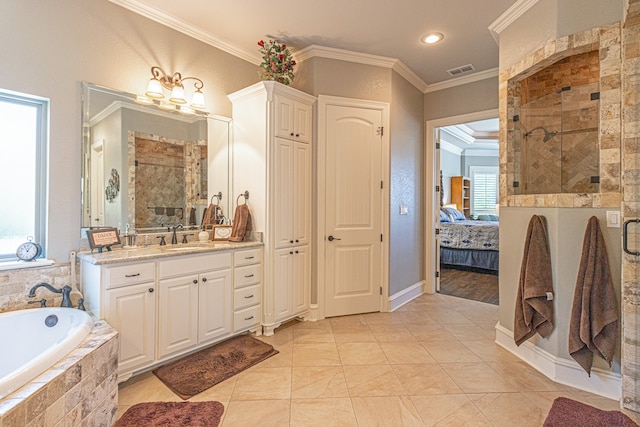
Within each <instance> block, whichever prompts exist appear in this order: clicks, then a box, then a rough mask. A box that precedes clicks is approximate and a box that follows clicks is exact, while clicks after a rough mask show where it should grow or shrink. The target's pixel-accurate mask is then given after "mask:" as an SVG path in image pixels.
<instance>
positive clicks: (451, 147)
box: [440, 136, 464, 156]
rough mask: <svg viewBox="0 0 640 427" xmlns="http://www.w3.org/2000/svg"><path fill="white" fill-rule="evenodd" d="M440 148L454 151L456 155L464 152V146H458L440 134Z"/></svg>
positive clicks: (450, 151)
mask: <svg viewBox="0 0 640 427" xmlns="http://www.w3.org/2000/svg"><path fill="white" fill-rule="evenodd" d="M440 150H444V151H448V152H449V153H453V154H455V155H456V156H462V153H463V152H464V150H463V149H462V148H460V147H457V146H455V145H453V144H452V143H450V142H447V141H445V140H444V139H442V136H440Z"/></svg>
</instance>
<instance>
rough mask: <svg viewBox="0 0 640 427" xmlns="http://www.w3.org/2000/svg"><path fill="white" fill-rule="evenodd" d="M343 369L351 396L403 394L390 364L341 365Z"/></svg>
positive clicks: (402, 389)
mask: <svg viewBox="0 0 640 427" xmlns="http://www.w3.org/2000/svg"><path fill="white" fill-rule="evenodd" d="M343 370H344V377H345V379H346V380H347V387H348V388H349V395H350V396H351V397H354V396H399V395H402V394H405V393H404V388H403V387H402V384H400V381H399V380H398V378H397V377H396V375H395V374H394V373H393V369H392V367H391V365H361V366H343Z"/></svg>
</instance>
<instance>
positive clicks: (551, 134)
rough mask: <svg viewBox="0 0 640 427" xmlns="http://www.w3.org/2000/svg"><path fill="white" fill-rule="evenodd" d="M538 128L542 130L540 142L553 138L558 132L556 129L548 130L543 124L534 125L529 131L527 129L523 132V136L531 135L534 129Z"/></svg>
mask: <svg viewBox="0 0 640 427" xmlns="http://www.w3.org/2000/svg"><path fill="white" fill-rule="evenodd" d="M538 129H542V130H543V131H544V138H542V142H549V141H550V140H551V138H553V137H554V136H556V135H557V134H558V131H557V130H552V131H549V130H547V129H546V128H545V127H544V126H536V127H534V128H533V129H531V130H530V131H528V132H527V133H525V134H524V136H525V137H527V136H529V135H531V134H532V133H533V131H534V130H538Z"/></svg>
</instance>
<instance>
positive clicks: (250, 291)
mask: <svg viewBox="0 0 640 427" xmlns="http://www.w3.org/2000/svg"><path fill="white" fill-rule="evenodd" d="M259 302H260V285H253V286H249V287H246V288H242V289H236V290H235V291H234V292H233V308H234V309H235V310H238V309H241V308H245V307H249V306H251V305H254V304H258V303H259Z"/></svg>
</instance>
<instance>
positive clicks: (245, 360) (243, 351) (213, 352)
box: [153, 335, 278, 400]
mask: <svg viewBox="0 0 640 427" xmlns="http://www.w3.org/2000/svg"><path fill="white" fill-rule="evenodd" d="M275 354H278V350H275V349H274V348H273V346H271V345H269V344H267V343H264V342H262V341H260V340H258V339H255V338H253V337H251V336H249V335H239V336H237V337H233V338H231V339H228V340H226V341H223V342H221V343H218V344H215V345H213V346H211V347H207V348H205V349H204V350H200V351H199V352H197V353H193V354H191V355H189V356H185V357H183V358H181V359H178V360H176V361H174V362H171V363H169V364H167V365H164V366H161V367H159V368H158V369H155V370H154V371H153V373H154V374H155V375H156V376H157V377H158V378H159V379H160V380H161V381H162V382H163V383H164V384H165V385H166V386H167V387H169V388H170V389H171V391H173V392H174V393H175V394H177V395H178V396H180V397H181V398H183V399H185V400H186V399H189V398H190V397H192V396H195V395H196V394H198V393H201V392H203V391H204V390H206V389H208V388H210V387H212V386H214V385H216V384H218V383H219V382H222V381H224V380H226V379H227V378H230V377H232V376H234V375H236V374H237V373H239V372H242V371H243V370H245V369H247V368H249V367H251V366H253V365H255V364H257V363H260V362H262V361H263V360H265V359H267V358H269V357H271V356H273V355H275Z"/></svg>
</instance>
